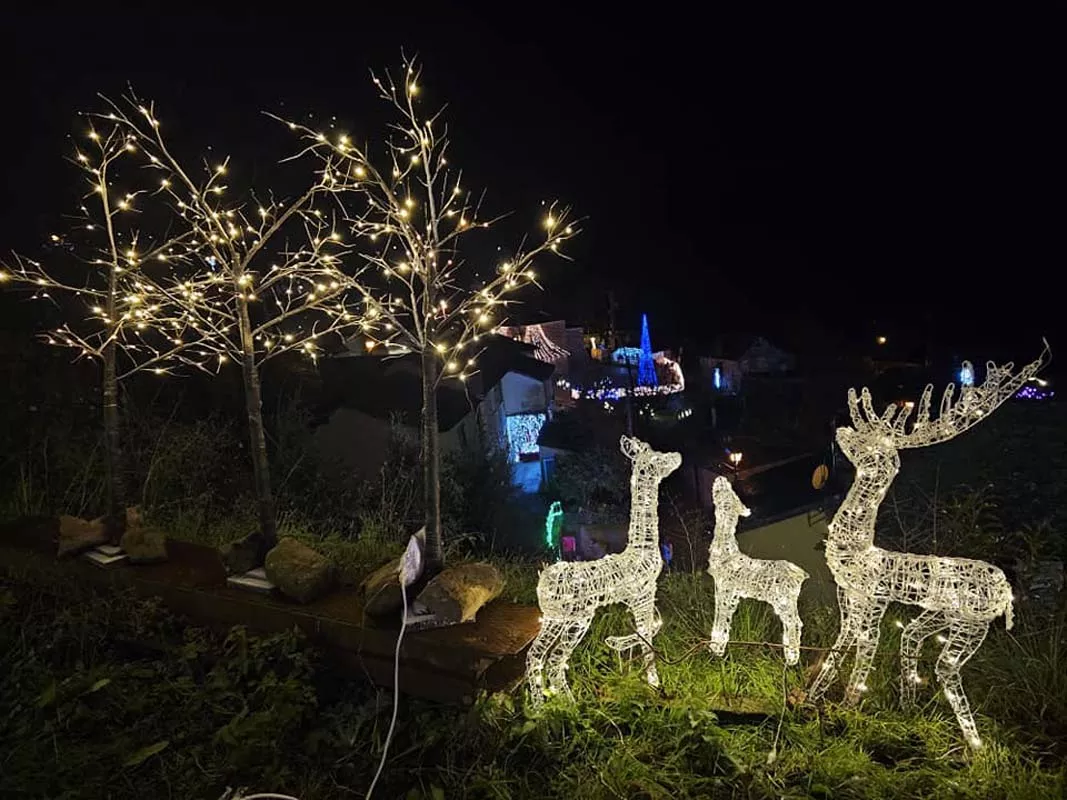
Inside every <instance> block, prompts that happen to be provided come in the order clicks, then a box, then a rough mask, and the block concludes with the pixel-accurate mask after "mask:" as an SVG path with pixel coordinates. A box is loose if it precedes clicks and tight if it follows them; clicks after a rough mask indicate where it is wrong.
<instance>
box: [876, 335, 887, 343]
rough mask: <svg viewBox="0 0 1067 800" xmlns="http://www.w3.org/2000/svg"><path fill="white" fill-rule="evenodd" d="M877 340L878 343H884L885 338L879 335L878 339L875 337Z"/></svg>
mask: <svg viewBox="0 0 1067 800" xmlns="http://www.w3.org/2000/svg"><path fill="white" fill-rule="evenodd" d="M877 341H878V344H885V341H886V340H885V337H884V336H879V337H878V339H877Z"/></svg>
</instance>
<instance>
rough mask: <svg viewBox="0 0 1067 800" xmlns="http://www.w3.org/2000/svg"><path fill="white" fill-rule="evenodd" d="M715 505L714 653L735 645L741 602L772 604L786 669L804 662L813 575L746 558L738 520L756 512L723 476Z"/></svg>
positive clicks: (711, 557) (711, 559)
mask: <svg viewBox="0 0 1067 800" xmlns="http://www.w3.org/2000/svg"><path fill="white" fill-rule="evenodd" d="M711 494H712V498H713V499H714V501H715V537H714V538H713V539H712V540H711V545H710V546H709V547H708V574H709V575H711V577H712V578H713V579H714V581H715V622H714V624H713V625H712V629H711V642H710V643H709V644H708V647H709V649H710V650H711V652H713V653H715V655H718V656H721V655H723V654H724V653H725V652H726V645H727V643H729V641H730V624H731V622H732V621H733V617H734V612H735V611H737V604H738V602H739V601H740V600H741V598H742V597H748V598H751V599H753V600H762V601H763V602H765V603H769V604H770V605H771V608H773V609H774V613H775V614H777V615H778V618H779V619H780V620H781V621H782V647H783V649H784V650H785V661H786V663H787V664H796V663H797V662H798V661H800V631H801V628H802V627H803V623H801V621H800V614H799V612H798V611H797V600H798V599H799V597H800V587H801V585H803V583H804V581H806V580H807V579H808V573H806V572H805V571H804V570H802V569H801V568H800V567H798V566H797V565H796V564H793V563H792V562H790V561H781V560H778V561H769V560H765V559H759V558H752V557H750V556H746V555H745V554H744V553H742V552H741V550H740V549H739V548H738V546H737V520H738V518H739V517H747V516H748V515H749V514H751V513H752V512H751V511H749V509H748V507H747V506H745V504H744V503H742V502H741V498H739V497H738V496H737V494H736V493H735V492H734V489H733V487H732V486H731V485H730V481H729V480H727V479H726V478H725V477H723V476H722V475H720V476H719V477H717V478H716V479H715V483H713V484H712V487H711Z"/></svg>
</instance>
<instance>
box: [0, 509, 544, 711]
mask: <svg viewBox="0 0 1067 800" xmlns="http://www.w3.org/2000/svg"><path fill="white" fill-rule="evenodd" d="M57 539H58V524H57V523H56V521H55V520H28V521H25V522H24V523H22V524H21V525H15V526H11V525H5V526H0V570H9V571H13V572H19V571H26V572H30V573H36V574H39V575H42V576H51V577H53V578H54V577H57V576H62V577H63V578H64V579H67V578H68V577H69V578H73V579H76V580H78V581H80V582H83V583H87V584H90V585H96V586H103V587H128V588H131V589H132V590H133V591H135V592H136V593H137V594H138V595H139V596H142V597H159V598H160V599H162V600H163V602H164V603H165V604H166V605H167V606H168V607H169V608H170V609H171V610H173V611H175V612H177V613H179V614H183V615H185V616H188V617H190V618H191V619H193V620H195V621H197V622H199V623H201V624H205V625H207V626H210V627H213V628H221V629H226V628H229V627H231V626H233V625H246V626H248V627H249V628H251V629H253V630H259V631H263V632H281V631H286V630H291V629H292V628H293V627H297V628H299V629H300V630H301V631H303V632H304V633H305V634H306V635H307V636H308V638H309V639H310V640H312V641H313V642H315V643H316V644H317V645H319V646H321V647H323V648H324V649H325V650H327V651H328V652H330V653H332V654H333V655H334V657H335V659H336V660H337V662H338V664H340V665H341V666H342V667H346V668H348V669H349V671H355V672H356V673H358V674H361V675H364V676H367V677H370V679H371V680H373V681H374V682H375V683H378V684H379V685H387V686H388V685H391V684H392V667H393V653H394V650H395V646H396V638H397V634H398V632H399V614H398V615H397V616H398V619H397V620H396V621H395V622H394V623H393V624H392V625H391V626H388V625H386V626H383V625H382V624H381V623H380V622H377V621H375V620H372V619H369V618H367V617H366V616H365V615H364V613H363V605H362V598H361V596H360V594H359V592H358V590H356V589H354V588H342V589H340V590H338V591H336V592H334V593H332V594H331V595H329V596H327V597H325V598H323V599H321V600H319V601H317V602H315V603H310V604H307V605H298V604H296V603H293V602H291V601H289V600H286V599H285V598H283V597H281V596H279V595H277V594H276V593H275V594H272V595H260V594H255V593H252V592H248V591H247V590H242V589H234V588H231V587H229V586H227V576H226V572H225V569H224V567H223V565H222V561H221V559H220V557H219V554H218V552H217V551H216V550H215V549H214V548H210V547H205V546H203V545H196V544H192V543H189V542H181V541H177V540H168V542H167V549H168V554H169V560H168V561H166V562H163V563H155V564H143V565H129V566H125V565H123V566H119V567H116V568H114V569H111V570H101V569H99V568H94V567H92V566H90V565H89V564H87V563H83V562H79V561H76V560H69V561H59V560H57V559H56V557H55V553H56V542H57ZM539 630H540V613H539V611H538V609H537V608H536V607H531V606H518V605H514V604H511V603H504V602H494V603H491V604H490V605H488V606H486V607H485V608H483V609H482V610H481V611H480V612H479V614H478V618H477V620H475V621H474V622H471V623H466V624H463V625H454V626H450V627H447V628H437V629H430V630H420V631H408V632H406V633H405V635H404V641H403V643H402V647H401V681H400V683H401V687H400V688H401V691H403V692H405V693H409V694H414V695H418V696H423V697H427V698H429V699H433V700H438V701H442V702H461V703H465V702H470V701H471V700H472V699H473V697H474V696H476V694H477V693H478V691H480V690H490V691H493V690H497V689H499V688H507V687H510V686H513V685H514V684H515V682H516V673H517V674H518V675H519V677H520V678H521V665H522V664H523V662H524V655H523V653H524V651H525V649H526V648H527V647H528V646H529V644H530V642H532V641H533V639H534V637H536V635H537V633H538V631H539ZM501 662H504V663H501Z"/></svg>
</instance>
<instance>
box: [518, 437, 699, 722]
mask: <svg viewBox="0 0 1067 800" xmlns="http://www.w3.org/2000/svg"><path fill="white" fill-rule="evenodd" d="M621 447H622V451H623V453H625V454H626V455H627V456H628V457H629V458H630V460H631V461H632V462H633V471H632V474H631V478H630V493H631V509H630V528H629V533H628V537H627V543H626V549H625V550H623V551H622V552H621V553H617V554H613V555H608V556H604V557H603V558H600V559H597V560H596V561H560V562H557V563H555V564H552V565H551V566H549V567H546V568H545V569H544V570H543V571H542V572H541V575H540V577H539V578H538V581H537V601H538V604H539V605H540V607H541V631H540V633H539V634H538V636H537V638H536V639H535V640H534V642H533V644H532V645H531V646H530V651H529V653H528V654H527V657H526V679H527V683H528V685H529V689H530V700H531V702H532V704H533V706H534V707H535V708H537V707H540V705H541V704H542V703H543V701H544V697H545V693H546V691H547V692H548V693H550V694H564V695H567V696H571V691H570V687H569V685H568V683H567V662H568V660H569V658H570V655H571V653H573V652H574V649H575V648H576V647H577V646H578V644H579V643H580V642H581V640H582V638H583V637H584V636H585V634H586V632H587V631H588V630H589V625H590V624H591V623H592V621H593V617H594V616H595V615H596V612H597V610H599V609H600V608H602V607H604V606H607V605H612V604H614V603H622V604H623V605H625V606H626V607H627V608H628V609H629V610H630V613H631V614H632V615H633V619H634V627H635V628H636V631H637V632H636V633H635V634H630V635H628V636H611V637H608V639H607V642H608V645H609V646H611V647H613V648H614V649H616V650H619V651H623V650H628V649H630V648H632V647H638V646H639V647H641V648H642V652H643V660H644V667H645V675H646V677H647V679H648V682H649V683H650V684H651V685H652V686H659V675H658V674H657V672H656V664H655V653H654V652H653V650H652V647H651V645H650V642H651V641H652V637H654V636H655V635H656V633H658V632H659V629H660V627H661V626H662V621H661V620H660V616H659V613H658V612H657V610H656V580H657V579H658V578H659V574H660V572H661V571H662V569H663V559H662V556H661V555H660V549H659V510H658V497H659V484H660V481H662V480H663V478H665V477H666V476H667V475H669V474H670V473H671V472H673V471H674V470H675V469H677V468H678V466H679V465H680V464H681V463H682V457H681V456H680V455H679V454H678V453H657V452H656V451H655V450H652V449H651V448H650V447H649V446H648V445H647V444H645V443H644V442H641V441H639V440H637V439H631V438H629V437H626V436H624V437H622V439H621Z"/></svg>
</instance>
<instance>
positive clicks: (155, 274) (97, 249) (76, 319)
mask: <svg viewBox="0 0 1067 800" xmlns="http://www.w3.org/2000/svg"><path fill="white" fill-rule="evenodd" d="M76 141H77V145H76V148H75V151H74V154H73V158H71V162H72V163H73V164H74V165H75V166H76V167H77V168H78V169H79V170H80V171H81V173H82V176H83V177H84V179H85V182H86V184H87V186H86V188H87V189H88V192H87V193H86V194H85V196H84V198H83V200H82V203H81V205H80V206H79V208H78V213H77V214H76V215H74V217H73V222H72V224H70V225H69V226H67V227H66V228H65V229H64V230H63V231H61V232H57V233H53V234H52V236H51V243H50V244H51V247H50V250H49V252H48V254H47V255H46V256H45V257H43V258H42V260H41V261H38V260H34V259H30V258H26V257H21V256H17V255H16V256H14V258H13V263H12V264H11V265H9V266H7V265H5V266H3V267H2V268H0V279H3V280H4V281H5V282H8V281H10V282H11V283H13V284H14V285H16V286H17V287H21V288H28V289H29V290H30V291H31V292H32V297H33V298H34V299H37V300H46V301H51V302H52V303H54V304H55V305H56V306H57V307H58V308H59V309H60V311H61V312H62V313H63V314H64V316H65V317H66V318H67V319H68V320H69V321H68V322H65V323H63V324H61V325H60V326H59V327H57V328H55V329H54V330H50V331H48V332H47V333H45V334H43V338H44V339H45V341H47V342H48V343H49V344H53V345H57V346H61V347H67V348H70V349H72V350H73V351H74V352H75V354H76V356H77V357H78V358H91V359H93V360H97V361H99V362H100V363H101V365H102V367H103V370H102V373H103V374H102V390H103V391H102V394H103V403H102V409H103V422H104V432H105V437H104V441H105V448H104V452H105V456H106V457H105V464H106V471H107V486H108V509H107V519H108V523H109V527H110V528H111V529H112V531H113V532H115V531H121V528H122V526H123V525H124V523H125V504H126V485H125V480H124V469H123V457H122V436H121V429H120V411H119V385H120V382H121V381H123V380H124V379H125V378H128V377H129V376H131V375H133V374H134V373H137V372H140V371H146V370H149V371H153V372H156V373H158V374H163V373H167V372H170V371H171V370H173V369H174V368H175V366H176V365H186V366H189V365H191V366H195V367H198V368H202V369H205V368H210V366H211V365H210V356H209V355H208V353H206V352H205V350H204V347H203V343H204V338H205V334H206V331H204V330H203V329H201V328H200V327H199V326H198V324H197V320H196V319H194V318H192V317H190V316H188V315H187V314H185V313H184V310H183V308H182V306H183V304H182V303H181V302H180V297H181V293H182V289H181V286H180V281H181V278H180V276H181V275H182V274H183V272H184V270H186V269H187V268H188V266H189V264H190V263H191V262H192V261H193V260H195V259H196V258H198V257H199V254H200V252H201V251H202V250H203V247H204V243H203V242H202V241H200V240H198V239H197V237H195V236H194V235H192V233H191V232H190V231H189V230H187V229H175V228H174V227H173V226H170V225H169V224H167V223H168V217H169V216H170V215H169V211H168V210H167V209H162V211H163V214H162V218H161V215H160V211H161V208H160V203H159V196H160V192H161V191H162V188H163V187H161V185H160V183H159V182H158V180H154V179H153V177H152V176H151V175H150V174H148V173H147V172H146V171H145V170H144V169H143V167H144V165H145V161H144V157H143V152H142V151H141V143H140V137H139V136H138V134H137V133H136V132H135V131H133V130H131V129H130V128H129V127H128V126H126V125H124V124H123V123H122V122H121V121H120V120H119V119H117V117H116V116H115V115H113V114H106V115H98V114H94V115H86V124H85V125H84V127H83V128H82V130H81V131H80V132H79V135H78V137H77V139H76Z"/></svg>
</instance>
